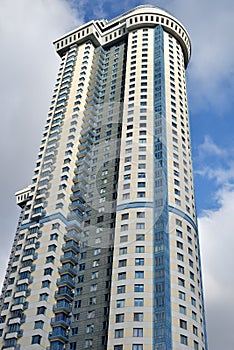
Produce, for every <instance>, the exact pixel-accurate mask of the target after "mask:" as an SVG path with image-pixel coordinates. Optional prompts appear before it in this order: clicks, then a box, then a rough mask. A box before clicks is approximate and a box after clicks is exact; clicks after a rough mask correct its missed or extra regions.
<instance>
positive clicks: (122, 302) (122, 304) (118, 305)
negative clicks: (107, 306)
mask: <svg viewBox="0 0 234 350" xmlns="http://www.w3.org/2000/svg"><path fill="white" fill-rule="evenodd" d="M121 307H125V299H119V300H116V308H117V309H119V308H121Z"/></svg>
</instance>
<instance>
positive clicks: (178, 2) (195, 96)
mask: <svg viewBox="0 0 234 350" xmlns="http://www.w3.org/2000/svg"><path fill="white" fill-rule="evenodd" d="M145 2H147V3H149V1H143V0H142V1H138V0H128V1H127V0H118V1H114V0H95V1H94V0H34V1H32V0H17V1H15V0H0V47H1V55H0V79H1V80H0V81H1V84H0V90H1V91H0V96H1V97H0V98H1V111H0V118H1V137H0V150H1V151H0V161H1V169H2V170H1V173H0V176H1V181H0V187H1V189H0V193H1V210H0V222H1V231H0V242H1V243H0V244H1V245H0V283H1V281H2V279H3V276H4V274H5V269H6V265H7V260H8V255H9V253H10V249H11V244H12V241H13V237H14V233H15V229H16V225H17V219H18V215H19V210H18V208H17V207H16V205H15V200H14V193H15V191H17V190H18V189H21V188H23V187H24V186H26V185H28V184H30V183H31V178H32V174H33V169H34V165H35V160H36V156H37V152H38V149H39V144H40V139H41V135H42V131H43V127H44V123H45V120H46V117H47V112H48V106H49V102H50V98H51V96H52V90H53V86H54V82H55V79H56V74H57V69H58V64H59V58H58V57H57V56H56V54H55V51H54V49H53V46H52V42H53V40H54V39H56V38H57V37H59V36H60V35H63V34H64V33H66V32H67V31H70V30H72V29H74V28H75V27H77V26H79V25H80V24H81V23H83V22H85V21H87V20H90V19H96V18H100V17H102V18H106V19H111V18H112V17H114V16H117V15H119V14H121V13H122V12H124V11H127V10H129V9H130V8H132V7H135V6H137V5H140V4H143V3H145ZM151 3H152V4H154V5H156V6H159V7H163V8H164V9H167V10H169V11H170V12H171V13H173V14H174V15H175V16H176V17H177V18H178V19H179V20H181V22H182V23H183V24H184V25H185V26H186V28H187V29H188V31H189V33H190V36H191V40H192V48H193V50H192V59H191V62H190V65H189V68H188V72H187V77H188V88H189V101H190V118H191V131H192V141H193V157H194V171H195V188H196V198H197V211H198V216H199V228H200V240H201V250H202V263H203V275H204V287H205V298H206V312H207V330H208V341H209V348H210V350H220V349H222V350H233V348H234V332H233V327H234V272H233V269H234V254H233V253H232V249H233V246H234V137H233V135H234V121H233V117H234V113H233V111H234V40H233V24H234V2H233V0H222V1H218V0H213V1H212V2H211V1H210V0H189V1H188V0H158V1H154V0H151Z"/></svg>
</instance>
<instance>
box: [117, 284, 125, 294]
mask: <svg viewBox="0 0 234 350" xmlns="http://www.w3.org/2000/svg"><path fill="white" fill-rule="evenodd" d="M125 290H126V286H125V285H123V286H117V294H123V293H125Z"/></svg>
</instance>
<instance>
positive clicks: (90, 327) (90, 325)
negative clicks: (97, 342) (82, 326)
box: [86, 324, 94, 334]
mask: <svg viewBox="0 0 234 350" xmlns="http://www.w3.org/2000/svg"><path fill="white" fill-rule="evenodd" d="M93 329H94V325H93V324H88V325H87V326H86V334H90V333H93Z"/></svg>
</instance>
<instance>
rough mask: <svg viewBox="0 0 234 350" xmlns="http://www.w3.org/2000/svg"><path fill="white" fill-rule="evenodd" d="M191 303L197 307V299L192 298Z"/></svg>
mask: <svg viewBox="0 0 234 350" xmlns="http://www.w3.org/2000/svg"><path fill="white" fill-rule="evenodd" d="M191 304H192V305H193V306H195V307H196V299H194V298H191Z"/></svg>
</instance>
